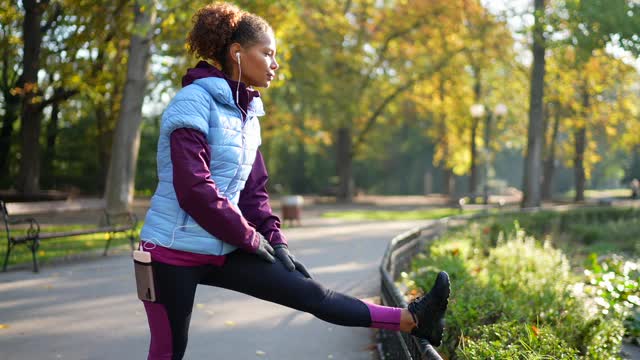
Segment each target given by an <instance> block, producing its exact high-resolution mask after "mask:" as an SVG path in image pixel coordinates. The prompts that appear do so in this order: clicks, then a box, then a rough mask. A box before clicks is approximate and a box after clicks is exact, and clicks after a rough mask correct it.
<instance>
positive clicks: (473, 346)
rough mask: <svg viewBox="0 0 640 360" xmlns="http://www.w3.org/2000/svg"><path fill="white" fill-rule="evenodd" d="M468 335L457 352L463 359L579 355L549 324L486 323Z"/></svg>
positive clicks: (565, 357) (557, 357) (563, 357)
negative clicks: (547, 326) (541, 325)
mask: <svg viewBox="0 0 640 360" xmlns="http://www.w3.org/2000/svg"><path fill="white" fill-rule="evenodd" d="M473 335H474V336H473V337H467V336H464V337H463V339H462V342H461V344H460V347H458V349H457V350H456V356H458V357H460V358H462V359H523V360H524V359H526V360H530V359H575V358H576V357H577V352H576V350H575V349H572V348H571V347H569V346H567V344H566V343H565V342H564V341H562V339H559V338H558V337H556V336H555V334H554V333H553V331H550V330H549V329H548V328H546V327H540V328H538V327H537V326H536V325H529V324H523V323H518V322H505V323H499V324H491V325H484V326H480V327H478V328H476V329H475V330H474V334H473Z"/></svg>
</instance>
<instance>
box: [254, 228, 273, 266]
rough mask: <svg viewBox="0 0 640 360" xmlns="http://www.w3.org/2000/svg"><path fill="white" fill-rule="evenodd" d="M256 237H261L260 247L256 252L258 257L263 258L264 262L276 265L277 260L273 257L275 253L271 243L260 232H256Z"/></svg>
mask: <svg viewBox="0 0 640 360" xmlns="http://www.w3.org/2000/svg"><path fill="white" fill-rule="evenodd" d="M256 236H258V237H260V245H259V246H258V250H256V255H258V256H259V257H261V258H262V259H263V260H264V261H266V262H270V263H272V264H273V263H275V262H276V259H275V258H274V257H273V255H274V251H273V248H272V247H271V245H270V244H269V241H267V239H265V238H264V236H262V234H260V233H259V232H256Z"/></svg>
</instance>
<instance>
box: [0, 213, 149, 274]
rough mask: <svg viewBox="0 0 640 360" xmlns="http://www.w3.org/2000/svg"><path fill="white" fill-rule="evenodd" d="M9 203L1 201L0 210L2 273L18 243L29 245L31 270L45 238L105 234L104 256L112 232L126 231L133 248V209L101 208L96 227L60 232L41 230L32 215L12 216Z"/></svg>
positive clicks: (134, 219) (35, 270) (35, 265)
mask: <svg viewBox="0 0 640 360" xmlns="http://www.w3.org/2000/svg"><path fill="white" fill-rule="evenodd" d="M12 205H13V204H11V203H5V202H4V201H0V212H1V213H2V219H3V221H4V225H5V230H6V233H7V253H6V254H5V258H4V265H3V266H2V271H3V272H5V271H7V264H8V262H9V256H10V255H11V250H12V249H13V248H14V247H15V246H16V245H19V244H23V245H26V246H27V247H29V249H30V250H31V254H32V258H33V272H38V271H39V266H38V248H39V247H40V242H41V241H42V240H47V239H55V238H63V237H70V236H78V235H86V234H97V233H106V234H107V236H108V237H107V243H106V245H105V248H104V252H103V256H106V255H107V253H108V251H109V245H110V244H111V239H112V237H113V234H115V233H119V232H125V233H128V235H129V243H130V245H131V249H134V246H135V245H134V241H135V228H136V225H137V222H138V221H137V218H136V216H135V214H133V213H132V212H126V213H122V214H110V213H108V212H107V211H106V210H104V209H103V214H104V218H103V219H102V221H101V222H100V225H99V226H97V227H93V228H88V229H78V230H70V231H60V232H41V231H40V224H39V223H38V221H37V220H36V219H35V218H33V217H25V218H19V219H16V218H11V217H10V215H9V211H8V208H9V207H11V206H12ZM18 229H22V230H24V233H23V234H22V233H21V234H20V235H13V234H12V231H13V232H14V233H15V232H16V230H18Z"/></svg>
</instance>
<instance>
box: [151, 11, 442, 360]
mask: <svg viewBox="0 0 640 360" xmlns="http://www.w3.org/2000/svg"><path fill="white" fill-rule="evenodd" d="M187 45H188V48H189V50H190V51H191V53H193V54H195V55H196V56H197V57H199V58H202V59H204V60H203V61H200V62H199V63H198V64H197V66H196V67H195V68H192V69H189V71H188V72H187V74H186V75H185V76H184V77H183V78H182V86H183V88H182V90H180V91H179V92H178V93H177V94H176V96H175V97H174V98H173V99H172V101H171V103H170V104H169V105H168V107H167V108H166V110H165V111H164V113H163V116H162V124H161V129H160V138H159V141H158V154H157V159H158V180H159V183H158V187H157V189H156V192H155V194H154V195H153V197H152V199H151V207H150V209H149V211H148V213H147V215H146V220H145V223H144V226H143V228H142V232H141V234H140V237H141V239H142V241H141V246H142V247H143V249H144V250H147V251H149V252H150V253H151V259H152V268H153V271H154V279H155V280H154V281H155V290H156V299H155V301H154V302H151V301H143V303H144V306H145V309H146V313H147V317H148V321H149V328H150V330H151V344H150V349H149V356H148V359H182V357H183V356H184V353H185V349H186V346H187V337H188V329H189V321H190V318H191V311H192V307H193V301H194V296H195V291H196V287H197V286H198V285H199V284H202V285H209V286H216V287H221V288H225V289H230V290H234V291H239V292H242V293H244V294H247V295H250V296H254V297H256V298H259V299H263V300H266V301H271V302H274V303H277V304H281V305H284V306H287V307H290V308H293V309H296V310H300V311H304V312H308V313H311V314H313V315H315V316H316V317H318V318H320V319H322V320H325V321H328V322H330V323H333V324H337V325H343V326H358V327H372V328H381V329H391V330H396V331H403V332H406V333H411V334H412V335H414V336H417V337H420V338H424V339H427V340H428V341H429V342H430V343H431V344H433V345H435V346H438V345H440V342H441V340H442V333H443V329H444V322H443V318H444V314H445V311H446V308H447V303H448V298H449V278H448V276H447V274H446V273H444V272H442V273H440V274H439V275H438V278H437V279H436V282H435V285H434V287H433V288H432V289H431V291H430V292H429V293H427V294H426V295H425V296H423V297H421V298H418V299H416V300H414V301H413V302H412V303H410V304H409V306H408V308H406V309H401V308H392V307H385V306H379V305H375V304H370V303H367V302H363V301H361V300H358V299H356V298H353V297H351V296H348V295H344V294H341V293H338V292H335V291H332V290H329V289H327V288H325V287H323V286H322V285H321V284H319V283H318V282H316V281H315V280H313V279H312V278H311V276H310V275H309V273H308V271H307V270H306V269H305V267H304V266H303V265H302V264H301V263H300V262H298V261H297V260H296V259H295V258H294V257H293V255H291V254H290V252H289V250H288V248H287V241H286V239H285V237H284V235H283V234H282V232H281V231H280V220H279V219H278V218H277V217H276V216H275V215H273V213H272V211H271V207H270V205H269V196H268V194H267V191H266V183H267V179H268V175H267V171H266V168H265V164H264V160H263V158H262V155H261V153H260V151H259V150H258V147H259V146H260V142H261V140H260V123H259V120H258V117H260V116H263V115H264V114H265V112H264V109H263V107H262V101H261V100H260V94H259V93H258V91H256V90H255V88H256V87H262V88H267V87H269V84H270V82H271V81H272V80H273V79H274V76H275V72H276V70H277V69H278V63H277V62H276V59H275V56H276V43H275V39H274V33H273V30H272V29H271V27H270V26H269V24H268V23H267V22H266V21H265V20H264V19H262V18H260V17H259V16H256V15H254V14H251V13H248V12H244V11H242V10H240V9H239V8H237V7H235V6H233V5H230V4H225V3H223V4H212V5H207V6H205V7H203V8H201V9H200V10H199V11H198V12H197V13H196V14H195V15H194V17H193V28H192V30H191V32H190V33H189V36H188V38H187ZM212 64H213V65H212Z"/></svg>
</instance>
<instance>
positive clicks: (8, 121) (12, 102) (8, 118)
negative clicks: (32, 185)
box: [0, 84, 20, 178]
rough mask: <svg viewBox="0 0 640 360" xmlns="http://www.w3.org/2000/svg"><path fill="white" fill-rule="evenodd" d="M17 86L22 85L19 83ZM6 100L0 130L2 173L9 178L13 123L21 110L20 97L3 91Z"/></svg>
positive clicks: (0, 164)
mask: <svg viewBox="0 0 640 360" xmlns="http://www.w3.org/2000/svg"><path fill="white" fill-rule="evenodd" d="M17 86H20V85H19V84H18V85H17ZM3 97H4V100H5V106H4V116H3V118H2V130H0V174H2V176H3V177H5V178H7V177H8V176H9V163H10V159H11V157H10V152H11V136H12V134H13V125H14V124H15V122H16V120H18V111H20V97H19V96H14V95H11V93H10V92H9V91H6V92H4V93H3Z"/></svg>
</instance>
